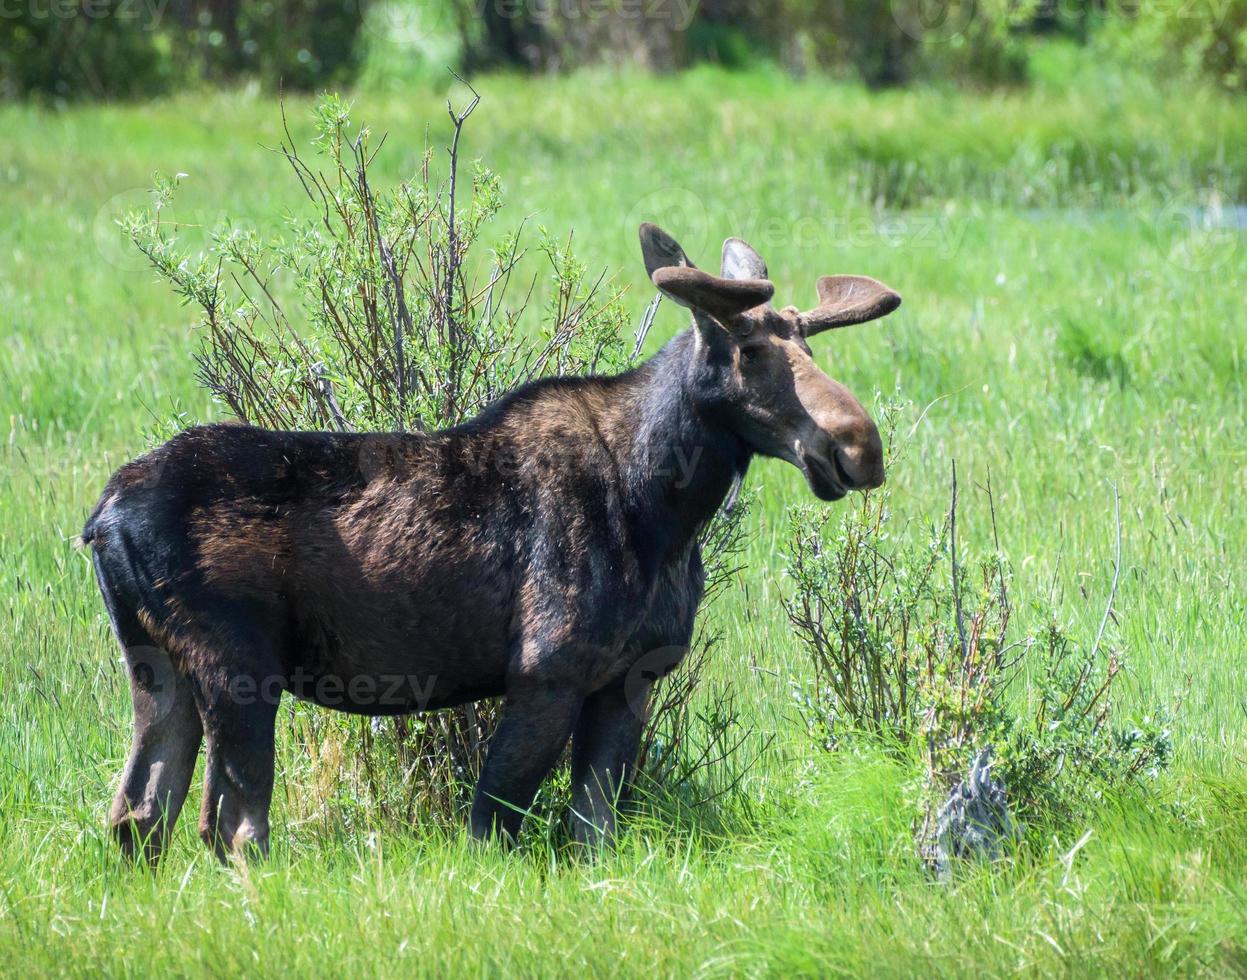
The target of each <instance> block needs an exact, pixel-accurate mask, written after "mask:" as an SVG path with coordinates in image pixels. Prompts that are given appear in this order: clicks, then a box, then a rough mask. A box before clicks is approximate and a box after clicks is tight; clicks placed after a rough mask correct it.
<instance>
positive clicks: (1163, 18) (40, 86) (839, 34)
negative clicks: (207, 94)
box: [0, 0, 1247, 99]
mask: <svg viewBox="0 0 1247 980" xmlns="http://www.w3.org/2000/svg"><path fill="white" fill-rule="evenodd" d="M1037 37H1042V38H1053V37H1059V38H1063V39H1066V41H1067V43H1071V44H1074V45H1082V46H1084V47H1086V48H1087V49H1088V51H1089V53H1090V55H1091V56H1094V57H1096V58H1098V59H1107V60H1113V61H1115V62H1117V63H1118V64H1121V65H1124V66H1132V67H1134V68H1135V69H1138V68H1142V69H1144V70H1147V71H1153V72H1157V71H1160V72H1166V73H1171V74H1180V75H1184V76H1187V77H1191V78H1196V79H1199V80H1211V81H1213V82H1215V83H1216V84H1217V85H1220V86H1223V87H1225V88H1228V89H1230V90H1234V91H1241V90H1242V89H1243V87H1244V84H1245V83H1247V0H1189V2H1183V3H1162V4H1148V5H1145V4H1142V3H1139V2H1137V0H1114V2H1108V0H888V2H885V3H876V2H873V0H559V2H557V3H555V2H552V0H23V3H22V5H18V6H11V7H10V8H8V9H6V10H5V12H4V14H3V16H0V97H3V98H10V99H11V98H20V97H25V96H29V95H43V96H51V97H53V98H58V99H70V98H75V97H86V98H133V97H137V96H143V95H152V94H158V93H160V92H163V91H168V90H169V89H172V88H175V87H179V86H186V85H192V84H203V83H211V84H221V83H225V84H230V83H235V82H238V81H251V80H256V81H258V82H260V83H261V84H263V85H265V86H266V87H268V88H270V89H276V88H286V89H315V88H318V87H325V86H335V87H340V86H342V85H346V84H350V83H351V82H353V81H355V80H356V79H357V78H359V77H360V73H361V71H362V72H363V77H362V81H363V83H364V84H366V85H368V86H369V87H377V86H378V85H381V86H385V85H390V86H400V87H401V86H404V85H410V84H412V83H413V81H415V82H425V81H427V80H428V79H429V78H430V77H432V76H433V75H435V74H436V75H438V76H439V77H440V75H441V71H442V68H443V67H445V66H448V65H456V66H458V67H459V68H461V69H462V70H465V71H469V72H473V71H480V70H489V69H496V68H518V69H521V70H525V71H540V72H565V71H571V70H574V69H576V68H579V67H583V66H586V65H591V64H602V63H605V64H617V65H618V64H627V65H636V66H641V67H643V68H646V69H648V70H651V71H658V72H665V71H674V70H678V69H681V68H685V67H688V66H690V65H692V64H696V63H702V62H709V63H714V64H718V65H720V66H723V67H726V68H729V69H749V68H756V67H758V66H763V65H766V66H777V67H779V68H782V69H783V70H785V71H788V72H790V73H793V74H798V75H802V74H810V73H819V74H826V75H832V76H836V77H840V78H853V79H859V80H860V81H862V82H864V83H865V84H866V85H868V86H870V87H872V88H881V87H889V86H901V85H909V84H914V83H920V82H921V83H927V82H941V83H943V82H947V83H952V84H956V85H970V86H978V87H997V86H1012V85H1020V84H1023V83H1025V82H1027V81H1029V80H1030V79H1031V76H1032V74H1033V72H1032V67H1033V66H1032V64H1031V55H1032V53H1034V52H1035V51H1036V50H1037V49H1036V45H1035V43H1034V40H1035V38H1037Z"/></svg>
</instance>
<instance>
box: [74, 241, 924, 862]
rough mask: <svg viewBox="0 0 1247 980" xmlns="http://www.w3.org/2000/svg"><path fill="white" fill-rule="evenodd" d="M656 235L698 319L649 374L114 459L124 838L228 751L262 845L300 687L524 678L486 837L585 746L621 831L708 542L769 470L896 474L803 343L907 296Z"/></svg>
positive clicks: (214, 835) (102, 578)
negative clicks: (716, 266)
mask: <svg viewBox="0 0 1247 980" xmlns="http://www.w3.org/2000/svg"><path fill="white" fill-rule="evenodd" d="M640 239H641V249H642V254H643V257H644V260H645V268H646V271H647V273H648V274H649V276H650V278H651V280H652V282H653V284H654V285H655V286H656V287H657V288H658V289H659V290H660V291H661V293H662V294H663V295H664V296H666V297H667V298H669V299H670V300H672V301H674V302H675V303H677V304H679V305H681V306H684V307H686V308H688V309H689V310H691V311H692V321H693V322H692V326H691V327H690V328H689V329H687V330H685V331H683V332H682V333H680V334H678V335H677V336H675V338H674V339H672V340H671V341H670V342H669V343H667V344H666V345H665V346H664V347H663V348H662V349H661V350H660V351H659V352H658V353H657V354H655V355H654V356H653V357H652V358H650V359H649V360H648V361H645V362H644V363H642V364H640V365H639V366H638V367H635V368H633V369H631V370H628V371H625V372H623V373H621V374H618V375H616V376H610V377H606V376H600V377H599V376H593V377H551V378H545V379H542V380H538V381H535V382H532V383H529V384H527V385H525V386H523V387H521V388H518V389H516V390H514V391H512V392H510V393H509V394H507V395H505V396H503V397H501V398H500V399H499V400H497V401H496V402H494V403H492V404H491V405H489V406H487V407H486V408H485V409H484V410H483V411H481V413H480V414H479V415H478V416H477V417H476V418H474V419H472V420H471V421H468V422H465V423H463V424H461V425H457V426H455V427H453V428H449V429H445V430H441V431H437V432H431V433H339V432H332V433H331V432H273V431H268V430H264V429H259V428H254V427H251V426H247V425H242V424H230V423H224V424H214V425H204V426H197V427H194V428H191V429H188V430H186V431H184V432H182V433H180V434H179V435H177V436H175V437H174V438H173V439H171V440H169V441H168V442H166V443H164V444H163V445H162V446H160V447H158V448H157V449H155V450H153V451H152V452H150V453H148V454H146V455H144V456H142V457H140V458H138V459H136V460H135V461H133V462H131V463H128V464H127V465H125V466H122V467H121V468H120V469H119V470H118V471H117V472H116V473H115V474H114V475H113V476H112V478H111V479H110V480H109V482H108V484H107V486H106V488H105V489H104V492H103V494H102V496H101V497H100V500H99V502H98V504H97V505H96V507H95V509H94V511H93V512H92V514H91V516H90V519H89V520H88V521H87V523H86V526H85V528H84V530H83V532H82V540H83V542H84V543H87V544H89V545H90V546H91V549H92V561H93V563H94V568H95V573H96V578H97V581H98V583H99V588H100V592H101V593H102V595H103V599H104V604H105V606H106V607H107V611H108V615H109V617H110V620H111V622H112V626H113V629H114V631H115V633H116V636H117V638H118V640H119V641H120V644H121V647H122V649H123V651H124V653H125V657H126V661H127V665H128V673H129V679H130V686H131V694H132V698H133V708H134V741H133V747H132V749H131V752H130V756H129V759H128V761H127V763H126V766H125V770H124V772H123V774H122V777H121V784H120V787H119V788H118V790H117V794H116V797H115V799H114V801H113V804H112V808H111V811H110V814H109V822H110V825H111V828H112V831H113V833H114V835H115V836H116V838H117V840H118V842H119V844H120V846H121V848H122V850H123V851H124V852H125V853H126V854H127V855H129V856H131V857H145V858H147V859H149V860H155V859H157V858H159V856H160V854H161V852H162V849H163V848H164V845H165V844H166V842H167V840H168V836H169V833H170V832H171V830H172V828H173V826H174V823H175V821H176V820H177V817H178V813H179V811H180V810H181V807H182V804H183V802H184V800H185V798H186V794H187V790H188V787H189V784H190V781H191V777H192V774H193V771H194V768H195V762H196V758H197V756H198V753H199V748H200V745H201V743H202V742H204V741H206V766H205V776H204V780H205V785H204V794H203V807H202V814H201V816H200V822H199V830H200V835H201V837H202V838H203V840H204V842H205V843H206V844H208V845H209V846H210V847H212V848H213V849H214V850H215V851H216V853H217V855H218V857H220V858H221V859H222V860H227V859H229V858H230V856H231V855H234V854H239V853H243V852H247V851H250V850H255V851H257V852H259V853H260V854H265V853H267V849H268V840H269V822H268V813H269V805H270V801H271V797H272V792H273V780H274V727H275V721H276V715H277V709H278V703H279V700H280V698H281V695H282V694H283V693H288V694H290V695H292V696H294V697H297V698H303V699H307V700H311V701H314V702H317V703H319V704H322V705H324V706H326V707H330V708H335V709H339V710H344V711H348V712H355V713H359V714H365V715H373V716H377V715H386V714H400V713H410V712H413V711H422V710H436V709H439V708H446V707H450V706H454V705H459V704H463V703H466V702H468V701H472V700H477V699H481V698H491V697H502V698H504V699H505V700H504V702H503V708H502V713H501V718H500V721H499V723H498V726H497V729H496V731H495V733H494V735H493V737H492V740H491V742H490V744H489V746H488V751H487V756H486V760H485V763H484V768H483V770H482V772H481V775H480V779H479V782H478V785H477V787H476V790H475V795H474V798H473V803H472V808H471V815H470V830H471V833H472V835H473V836H474V837H476V838H480V839H491V838H496V839H500V840H502V841H504V842H509V841H512V840H514V838H515V837H516V835H517V834H518V832H519V830H520V826H521V823H522V819H523V815H524V812H525V811H526V810H527V809H528V808H529V807H530V806H531V805H532V801H533V798H534V796H535V794H536V791H537V789H538V787H539V785H540V783H541V781H542V780H543V779H544V778H545V777H546V775H547V774H548V773H549V771H550V770H551V769H552V768H553V766H554V765H555V763H556V762H557V761H558V759H559V757H560V755H561V753H562V752H563V750H564V747H565V745H566V744H567V742H568V739H569V738H570V739H571V743H572V752H571V775H572V786H573V800H572V811H573V827H574V836H575V837H576V839H577V840H578V841H581V842H583V843H586V844H589V845H591V846H592V845H598V844H601V843H603V842H607V841H609V840H610V839H611V838H612V836H613V833H614V830H615V820H616V809H617V804H618V802H619V800H620V798H621V797H622V796H623V794H624V793H626V790H627V785H628V782H629V779H630V776H631V775H632V773H631V772H630V769H631V767H633V766H634V765H635V760H636V757H637V752H638V745H639V740H640V737H641V734H642V730H643V726H644V722H645V717H646V697H647V693H648V690H649V686H650V684H651V683H652V680H653V678H652V677H651V676H650V673H647V672H642V675H641V676H642V680H641V681H640V682H639V684H640V687H639V689H638V686H637V685H638V682H637V681H636V671H634V670H633V668H634V667H635V666H636V665H637V664H638V662H640V661H641V659H642V658H643V657H644V656H645V655H646V654H647V652H649V651H654V650H658V649H662V650H672V649H674V650H681V649H686V648H687V646H688V644H689V643H690V641H691V637H692V631H693V620H694V616H695V615H696V612H697V607H698V603H699V602H700V600H701V596H702V587H703V580H704V573H703V568H702V563H701V555H700V552H699V547H698V541H699V532H701V531H702V530H703V528H704V527H705V526H706V524H707V522H708V521H710V519H711V518H712V517H713V516H714V514H715V512H716V511H717V510H718V508H719V507H720V506H721V505H722V504H723V502H724V500H725V499H726V498H727V496H728V494H729V492H730V491H731V490H732V488H733V486H734V485H735V484H737V481H739V480H740V479H742V478H743V476H744V474H745V471H746V470H747V468H748V467H749V464H750V461H751V460H752V459H753V458H754V457H755V456H769V457H777V458H779V459H782V460H786V461H787V462H789V463H791V464H793V465H794V466H796V467H798V468H799V469H800V470H801V472H802V473H803V474H804V476H805V479H806V481H807V482H808V484H809V487H810V489H811V490H812V491H813V493H814V495H815V496H817V497H818V498H819V499H821V500H825V501H834V500H838V499H840V498H841V497H843V496H844V495H845V494H846V493H847V492H848V491H850V490H855V489H864V488H872V487H878V486H879V485H880V484H882V482H883V479H884V467H883V451H882V445H881V440H880V436H879V431H878V429H877V428H876V426H875V424H874V422H873V421H872V420H871V418H870V416H869V415H868V414H867V412H866V411H865V410H864V409H863V407H862V405H861V404H860V403H859V402H858V400H857V399H856V398H854V396H853V395H852V394H850V393H849V391H848V390H847V389H846V388H845V387H844V386H843V385H841V384H840V383H838V382H836V381H834V380H832V379H831V378H830V377H828V376H827V375H826V374H824V373H823V371H822V370H820V369H819V367H818V366H817V365H816V364H815V362H814V359H813V356H812V354H811V351H810V347H809V345H808V340H809V339H810V338H811V337H813V336H814V335H815V334H818V333H821V332H822V331H824V330H829V329H832V328H835V327H842V326H846V325H849V324H854V323H861V322H864V321H867V320H872V319H875V318H877V317H881V316H884V315H886V314H888V313H890V312H892V311H893V310H894V309H896V307H897V306H898V305H899V304H900V297H899V296H898V295H897V294H896V293H895V292H893V291H892V290H891V289H889V288H887V287H886V286H884V285H883V284H881V283H879V282H877V281H875V280H874V279H870V278H867V277H864V276H845V275H840V276H825V277H823V278H821V279H819V280H818V284H817V287H818V298H819V302H818V305H817V306H816V307H814V308H813V309H811V310H808V311H806V312H800V311H798V310H797V309H796V308H795V307H792V306H788V307H785V308H783V309H776V308H775V307H774V306H773V305H772V304H771V302H770V300H771V297H772V294H773V292H774V287H773V285H772V283H771V282H770V281H769V280H768V279H767V269H766V264H765V263H764V262H763V260H762V258H761V256H760V255H759V254H758V253H757V252H756V251H754V249H753V248H751V247H750V246H749V245H748V244H746V243H745V242H744V241H742V240H740V239H737V238H729V239H728V240H727V241H726V242H725V243H724V246H723V253H722V265H721V275H719V276H714V275H711V274H709V273H707V272H704V271H702V270H700V269H698V268H697V267H696V266H694V265H693V263H692V262H690V261H689V259H688V257H687V256H686V255H685V253H684V250H683V249H682V248H681V247H680V246H679V245H678V244H677V243H676V242H675V240H674V239H672V238H671V237H670V236H669V235H668V234H666V233H665V232H664V231H662V230H661V229H659V228H658V227H656V226H654V225H652V224H644V225H642V226H641V229H640ZM673 453H675V454H678V455H679V458H681V459H683V460H685V461H692V462H693V465H689V466H684V467H679V468H677V467H673V466H671V465H669V461H670V459H671V458H672V454H673ZM552 460H553V461H554V462H555V464H556V465H554V466H551V465H550V461H552ZM670 665H671V664H670V662H669V663H668V666H670ZM395 679H399V681H401V683H396V682H395Z"/></svg>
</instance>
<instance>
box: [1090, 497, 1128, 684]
mask: <svg viewBox="0 0 1247 980" xmlns="http://www.w3.org/2000/svg"><path fill="white" fill-rule="evenodd" d="M1109 486H1111V487H1112V488H1113V519H1114V521H1115V522H1116V525H1117V554H1116V557H1114V559H1113V585H1112V587H1111V588H1110V589H1109V591H1108V602H1107V603H1106V604H1105V606H1104V617H1103V618H1102V619H1101V620H1100V628H1099V630H1097V631H1096V634H1095V642H1094V643H1093V644H1091V657H1090V659H1091V660H1092V661H1094V660H1095V655H1096V652H1097V651H1098V650H1099V649H1100V640H1102V639H1103V638H1104V630H1105V628H1106V627H1107V626H1108V618H1109V616H1111V615H1112V614H1113V602H1114V600H1115V599H1116V598H1117V582H1118V580H1119V579H1120V578H1121V495H1120V494H1119V493H1118V492H1117V484H1116V483H1110V484H1109Z"/></svg>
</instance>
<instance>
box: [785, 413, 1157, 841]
mask: <svg viewBox="0 0 1247 980" xmlns="http://www.w3.org/2000/svg"><path fill="white" fill-rule="evenodd" d="M900 416H901V408H900V406H898V405H895V404H893V405H889V406H886V407H885V408H884V411H883V413H882V417H883V420H884V426H883V428H884V430H885V432H886V434H887V439H888V442H889V444H890V445H891V446H892V447H895V446H896V441H895V439H894V436H895V428H896V424H897V421H898V419H899V418H900ZM896 462H897V458H896V455H895V453H893V456H892V459H891V464H892V465H895V464H896ZM952 493H953V496H952V503H951V505H950V507H949V511H948V514H947V515H946V516H945V517H944V519H943V520H942V522H940V523H938V524H936V525H935V526H934V527H931V528H930V529H929V530H928V531H927V533H925V534H924V535H922V536H921V539H920V540H916V541H915V540H913V536H912V535H911V534H910V533H908V532H905V531H902V532H898V531H896V529H895V528H894V527H893V515H892V513H891V510H890V507H889V503H890V496H891V492H890V491H889V490H888V489H886V488H884V489H882V490H879V491H873V492H871V493H868V494H865V495H863V497H862V498H861V500H860V502H858V503H857V504H856V505H855V506H853V507H851V508H849V509H848V510H847V511H845V512H844V514H843V516H842V517H840V518H839V519H838V520H836V519H834V518H833V517H832V516H831V515H830V514H829V513H828V512H827V511H826V510H825V509H818V510H816V509H812V508H803V509H799V510H796V511H794V512H793V513H792V514H791V516H790V526H789V544H788V551H787V554H788V571H789V574H790V575H791V577H792V579H793V581H794V583H795V586H796V590H795V595H794V597H793V598H792V599H790V600H789V601H788V614H789V617H790V619H791V621H792V623H793V626H794V627H795V629H796V631H797V634H798V636H799V637H800V638H801V640H802V641H803V644H804V647H805V650H806V652H807V654H808V656H809V658H810V663H811V666H812V668H813V680H812V683H810V684H808V685H799V686H798V687H797V689H796V696H797V698H798V703H799V706H800V710H801V712H802V714H803V716H804V718H805V720H806V722H807V725H808V728H809V730H810V732H811V734H812V736H813V737H815V738H816V739H817V740H818V742H819V744H821V745H822V746H824V747H826V748H828V749H832V750H834V749H835V748H836V747H837V746H838V745H840V744H841V743H842V742H843V741H845V740H846V739H854V738H861V737H868V738H872V739H876V740H882V741H884V742H885V743H886V744H890V745H893V746H895V747H896V749H897V750H898V751H899V752H901V753H902V754H910V752H909V750H910V749H915V750H917V752H918V755H920V757H921V760H922V779H921V782H922V786H923V789H922V793H921V806H920V816H919V819H918V825H919V827H920V831H919V834H920V838H921V837H923V836H924V835H925V834H926V833H928V832H929V830H930V828H931V823H932V821H933V818H934V814H935V812H936V810H937V809H938V807H939V805H940V804H941V802H942V801H943V800H945V799H947V798H948V796H949V793H950V791H951V790H952V789H953V787H955V786H956V785H958V783H959V782H961V781H962V779H963V778H964V776H965V774H966V772H967V771H968V770H969V769H970V766H971V763H972V762H973V760H975V759H976V758H977V757H979V756H980V755H981V754H982V753H983V752H984V750H987V751H988V752H989V753H990V755H991V757H992V758H993V760H994V765H993V769H994V772H995V773H996V774H997V775H998V776H1000V777H1002V778H1003V782H1004V784H1005V786H1006V787H1007V792H1008V804H1009V807H1010V809H1011V810H1012V811H1013V813H1014V815H1015V817H1016V818H1020V820H1021V821H1022V822H1023V824H1027V823H1031V822H1033V823H1034V824H1035V825H1036V826H1039V827H1050V826H1052V825H1054V824H1059V823H1061V822H1062V821H1066V820H1069V819H1074V818H1078V817H1081V816H1084V815H1085V814H1086V813H1087V812H1089V808H1090V807H1091V806H1093V805H1094V804H1095V803H1096V801H1098V800H1099V799H1100V797H1101V796H1102V794H1103V793H1104V792H1105V791H1107V790H1109V789H1119V788H1122V787H1125V786H1130V785H1141V784H1144V783H1146V782H1147V781H1148V780H1150V779H1151V778H1152V777H1154V776H1155V775H1156V774H1157V773H1159V772H1160V771H1161V770H1162V769H1164V768H1165V766H1166V765H1167V763H1168V761H1169V758H1170V754H1171V748H1172V747H1171V742H1170V735H1169V731H1168V728H1167V727H1166V723H1165V717H1166V715H1165V713H1164V712H1152V713H1149V717H1148V718H1147V719H1144V720H1141V721H1131V720H1127V719H1124V718H1121V717H1119V715H1118V713H1117V712H1116V710H1115V704H1114V699H1113V695H1114V688H1115V684H1116V682H1117V680H1118V678H1119V677H1120V675H1121V670H1122V663H1123V662H1122V657H1121V654H1120V652H1119V651H1117V650H1115V649H1109V648H1106V646H1105V645H1104V643H1103V639H1104V631H1105V628H1106V626H1107V624H1108V622H1109V619H1110V616H1109V612H1110V610H1106V611H1105V616H1104V621H1103V623H1102V625H1101V629H1100V632H1099V634H1098V635H1097V636H1096V638H1095V641H1094V642H1093V643H1091V644H1090V646H1086V645H1080V644H1078V643H1077V642H1075V641H1074V640H1073V639H1072V638H1071V637H1070V636H1069V635H1068V633H1067V632H1066V630H1065V629H1064V627H1062V626H1061V624H1060V621H1059V620H1058V618H1057V617H1056V615H1055V613H1054V612H1053V611H1051V610H1048V611H1046V613H1041V618H1042V619H1043V620H1044V622H1045V625H1044V626H1043V627H1042V628H1040V629H1038V630H1037V631H1035V632H1032V633H1030V634H1028V635H1024V636H1020V637H1017V638H1013V637H1012V635H1011V632H1010V624H1011V619H1012V616H1013V610H1014V599H1013V597H1012V596H1011V594H1010V583H1011V576H1010V571H1009V566H1008V564H1007V562H1006V561H1005V560H1004V559H1003V558H1002V557H1001V556H1000V555H999V554H991V555H988V556H986V557H984V558H982V559H981V560H979V561H977V562H974V563H968V562H967V561H966V559H965V557H964V555H962V554H961V553H960V552H959V549H958V545H957V540H956V522H957V507H958V499H957V486H956V472H955V470H954V474H953V491H952ZM987 495H988V504H989V506H991V507H992V512H993V526H994V504H993V503H992V500H991V496H990V487H989V489H988V491H987ZM1119 565H1120V555H1118V566H1119ZM968 568H972V569H973V570H974V573H973V574H968V572H967V569H968ZM1116 584H1117V583H1116V577H1115V578H1114V582H1113V594H1114V596H1115V592H1116ZM1111 601H1112V600H1111V599H1110V609H1111ZM1034 604H1035V605H1036V606H1038V607H1039V608H1040V609H1041V610H1043V609H1044V603H1042V602H1041V601H1038V600H1037V601H1036V602H1035V603H1034Z"/></svg>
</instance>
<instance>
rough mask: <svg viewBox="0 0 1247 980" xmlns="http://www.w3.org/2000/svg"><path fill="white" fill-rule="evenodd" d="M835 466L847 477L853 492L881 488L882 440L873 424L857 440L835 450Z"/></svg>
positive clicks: (882, 479) (882, 474) (882, 476)
mask: <svg viewBox="0 0 1247 980" xmlns="http://www.w3.org/2000/svg"><path fill="white" fill-rule="evenodd" d="M835 455H836V465H837V466H838V467H839V469H840V472H841V473H843V474H844V475H845V476H846V477H848V479H849V481H850V484H849V485H850V486H851V487H852V489H854V490H874V489H875V488H876V487H881V486H883V481H884V472H883V440H882V439H880V438H879V430H878V429H877V428H876V427H875V424H874V423H873V422H871V423H870V427H869V429H867V430H866V431H864V432H862V433H861V434H860V435H859V436H858V438H856V439H853V440H852V441H849V442H847V443H845V444H841V445H840V446H839V447H837V449H836V454H835Z"/></svg>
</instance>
